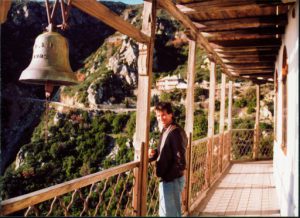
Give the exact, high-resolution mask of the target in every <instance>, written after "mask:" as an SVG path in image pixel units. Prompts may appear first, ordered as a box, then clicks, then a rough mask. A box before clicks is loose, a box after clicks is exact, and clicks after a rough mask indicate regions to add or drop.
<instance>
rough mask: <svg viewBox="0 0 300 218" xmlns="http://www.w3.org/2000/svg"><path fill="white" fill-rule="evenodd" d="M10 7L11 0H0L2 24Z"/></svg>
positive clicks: (0, 21)
mask: <svg viewBox="0 0 300 218" xmlns="http://www.w3.org/2000/svg"><path fill="white" fill-rule="evenodd" d="M10 7H11V0H1V1H0V23H1V24H3V23H4V22H5V21H6V19H7V14H8V11H9V9H10Z"/></svg>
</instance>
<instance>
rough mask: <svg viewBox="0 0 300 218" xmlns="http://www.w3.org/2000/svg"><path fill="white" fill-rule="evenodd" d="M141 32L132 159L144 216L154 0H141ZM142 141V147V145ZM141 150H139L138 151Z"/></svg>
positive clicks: (136, 195) (140, 211) (139, 213)
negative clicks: (144, 41) (136, 165)
mask: <svg viewBox="0 0 300 218" xmlns="http://www.w3.org/2000/svg"><path fill="white" fill-rule="evenodd" d="M142 17H143V23H142V32H143V33H144V34H145V35H147V36H149V37H150V42H149V43H148V44H142V43H140V44H139V58H138V73H139V78H138V96H137V112H136V134H135V143H134V144H135V154H134V159H135V160H140V161H141V165H140V167H141V170H140V174H139V170H136V171H135V172H134V173H135V179H136V181H135V186H134V195H133V196H134V199H133V206H134V209H135V211H136V215H137V216H146V213H147V208H146V201H147V173H148V147H149V131H150V97H151V95H150V94H151V93H150V92H151V80H152V63H153V47H154V36H155V24H156V0H152V1H144V9H143V15H142ZM143 144H144V148H143V149H142V146H141V145H143ZM142 151H143V152H142Z"/></svg>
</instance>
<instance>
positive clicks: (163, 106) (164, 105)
mask: <svg viewBox="0 0 300 218" xmlns="http://www.w3.org/2000/svg"><path fill="white" fill-rule="evenodd" d="M155 110H157V111H166V112H167V113H168V114H173V110H172V105H171V103H170V102H163V101H162V102H158V103H157V104H156V105H155Z"/></svg>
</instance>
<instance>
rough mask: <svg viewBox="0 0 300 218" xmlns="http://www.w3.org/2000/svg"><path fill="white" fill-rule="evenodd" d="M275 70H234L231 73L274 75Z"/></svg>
mask: <svg viewBox="0 0 300 218" xmlns="http://www.w3.org/2000/svg"><path fill="white" fill-rule="evenodd" d="M273 71H274V69H251V70H240V69H237V70H236V69H232V71H231V72H233V73H236V74H262V73H273Z"/></svg>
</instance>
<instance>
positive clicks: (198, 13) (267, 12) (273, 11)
mask: <svg viewBox="0 0 300 218" xmlns="http://www.w3.org/2000/svg"><path fill="white" fill-rule="evenodd" d="M177 6H179V5H177ZM179 8H180V11H185V12H182V13H184V14H186V15H188V16H189V17H191V18H193V17H197V18H199V17H207V13H209V15H210V18H211V19H221V18H223V16H224V15H223V13H226V14H228V13H231V14H234V13H236V12H237V11H236V10H227V11H224V12H223V13H222V12H221V13H220V12H218V13H215V12H214V11H209V10H208V11H203V10H194V9H192V8H189V7H186V6H184V5H180V7H179ZM288 11H289V6H288V5H278V6H276V7H274V6H272V5H271V6H266V7H263V8H262V9H260V10H256V13H255V15H256V16H272V15H281V14H286V13H287V12H288ZM239 12H241V11H239ZM239 17H249V14H248V13H239Z"/></svg>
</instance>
